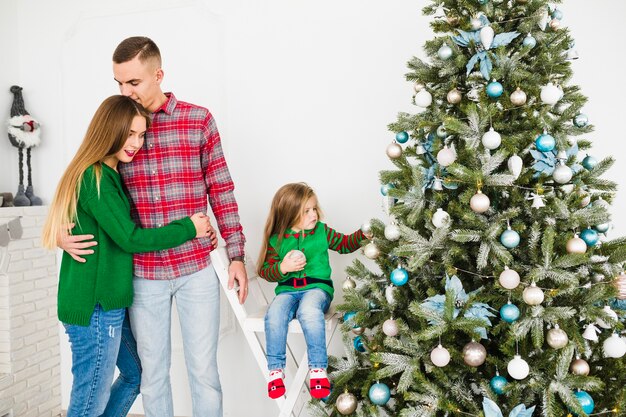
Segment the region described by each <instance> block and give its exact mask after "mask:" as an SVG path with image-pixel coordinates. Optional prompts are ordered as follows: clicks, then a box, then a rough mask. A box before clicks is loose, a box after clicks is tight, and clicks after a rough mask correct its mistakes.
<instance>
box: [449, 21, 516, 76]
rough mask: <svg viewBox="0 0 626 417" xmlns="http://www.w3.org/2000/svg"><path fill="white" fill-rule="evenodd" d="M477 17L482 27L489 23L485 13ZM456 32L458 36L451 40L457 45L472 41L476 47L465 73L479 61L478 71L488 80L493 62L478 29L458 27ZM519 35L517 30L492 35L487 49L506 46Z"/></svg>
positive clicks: (468, 44) (467, 44) (467, 43)
mask: <svg viewBox="0 0 626 417" xmlns="http://www.w3.org/2000/svg"><path fill="white" fill-rule="evenodd" d="M479 19H480V22H481V23H482V26H483V27H484V26H488V25H489V19H487V17H486V16H485V15H480V18H479ZM457 32H459V36H453V37H452V40H453V41H454V43H456V44H457V45H459V46H464V47H469V46H470V43H472V42H473V43H474V46H475V47H476V53H475V54H474V55H473V56H472V57H471V58H470V60H469V62H468V63H467V65H466V68H467V75H469V74H470V72H472V69H474V66H475V65H476V63H477V62H479V61H480V73H481V74H482V75H483V78H484V79H485V80H489V78H490V75H491V70H492V69H493V64H492V63H491V58H489V54H488V53H487V50H486V49H485V47H484V46H483V44H482V43H481V41H480V29H479V30H476V31H474V32H466V31H464V30H460V29H459V30H457ZM519 35H520V34H519V32H505V33H500V34H498V35H496V36H494V38H493V42H492V43H491V46H490V47H489V48H488V49H494V48H498V47H500V46H506V45H508V44H509V43H511V41H513V39H515V38H517V37H518V36H519Z"/></svg>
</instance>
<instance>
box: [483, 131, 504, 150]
mask: <svg viewBox="0 0 626 417" xmlns="http://www.w3.org/2000/svg"><path fill="white" fill-rule="evenodd" d="M481 142H482V144H483V146H484V147H485V148H486V149H489V150H494V149H496V148H498V146H500V144H501V143H502V137H501V136H500V134H499V133H498V132H496V131H495V130H493V127H491V128H490V129H489V131H487V132H485V134H484V135H483V137H482V140H481Z"/></svg>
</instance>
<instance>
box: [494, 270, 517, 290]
mask: <svg viewBox="0 0 626 417" xmlns="http://www.w3.org/2000/svg"><path fill="white" fill-rule="evenodd" d="M498 282H499V283H500V285H502V287H503V288H506V289H507V290H513V289H515V288H517V286H518V285H519V283H520V276H519V274H518V273H517V271H515V270H513V269H509V267H508V266H505V267H504V271H502V273H501V274H500V276H499V277H498Z"/></svg>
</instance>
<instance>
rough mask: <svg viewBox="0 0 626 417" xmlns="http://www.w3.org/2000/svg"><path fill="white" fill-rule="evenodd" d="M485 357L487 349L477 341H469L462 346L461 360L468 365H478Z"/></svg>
mask: <svg viewBox="0 0 626 417" xmlns="http://www.w3.org/2000/svg"><path fill="white" fill-rule="evenodd" d="M485 359H487V349H485V347H484V346H483V345H481V344H480V343H477V342H469V343H468V344H467V345H465V346H464V347H463V361H464V362H465V363H466V364H468V365H469V366H474V367H476V366H480V365H482V364H483V363H485Z"/></svg>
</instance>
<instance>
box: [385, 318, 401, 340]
mask: <svg viewBox="0 0 626 417" xmlns="http://www.w3.org/2000/svg"><path fill="white" fill-rule="evenodd" d="M383 333H385V334H386V335H387V336H389V337H394V336H397V335H398V323H397V322H396V321H395V320H394V319H393V318H391V319H387V320H385V322H384V323H383Z"/></svg>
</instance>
